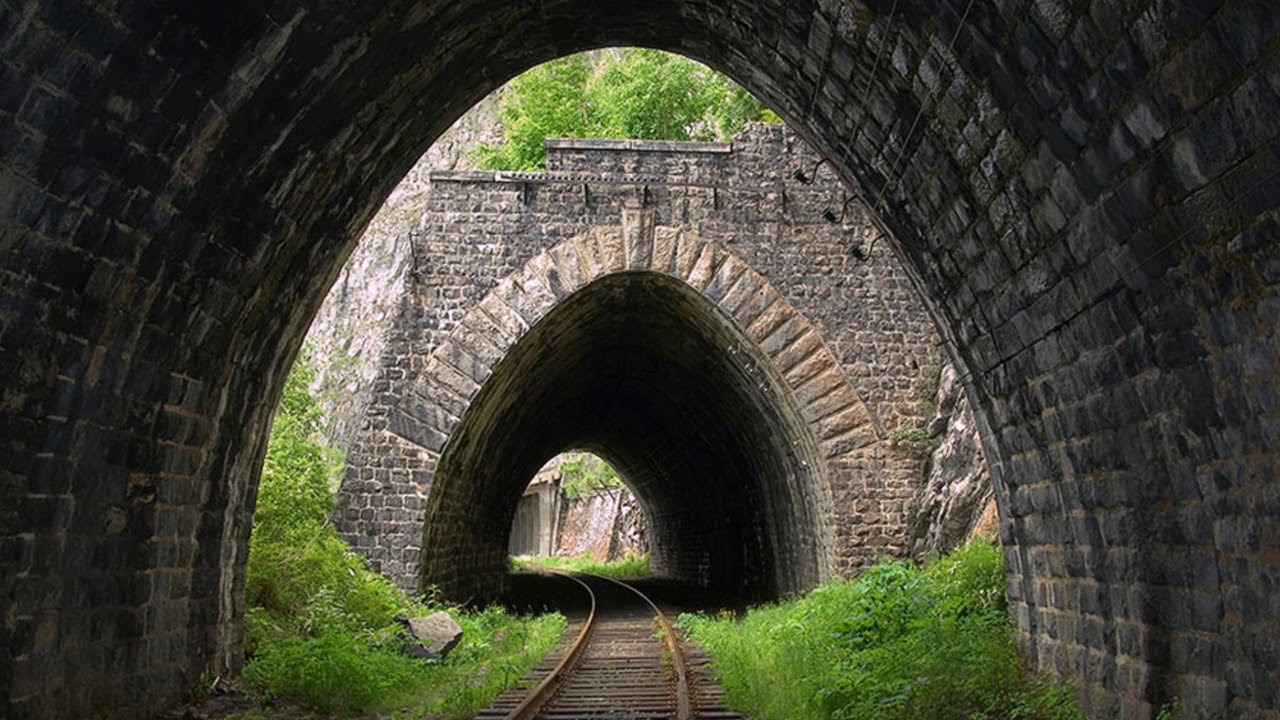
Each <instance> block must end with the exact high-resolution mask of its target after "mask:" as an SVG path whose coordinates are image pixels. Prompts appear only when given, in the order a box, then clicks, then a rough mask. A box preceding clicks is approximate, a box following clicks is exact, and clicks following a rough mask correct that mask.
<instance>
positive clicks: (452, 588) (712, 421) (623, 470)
mask: <svg viewBox="0 0 1280 720" xmlns="http://www.w3.org/2000/svg"><path fill="white" fill-rule="evenodd" d="M766 367H767V366H766V365H765V364H764V363H763V362H762V361H761V359H760V357H759V356H758V352H757V351H756V349H755V348H754V347H752V345H751V344H750V342H749V341H748V340H746V339H745V337H743V336H742V334H741V333H740V332H739V331H738V330H737V329H736V328H735V327H734V326H733V325H732V324H731V323H730V322H729V321H728V319H727V318H725V317H724V316H723V315H722V313H721V312H720V311H719V310H718V309H717V308H716V307H715V306H714V305H713V304H711V303H710V302H709V301H708V300H707V299H706V298H704V297H703V296H701V295H700V294H698V293H697V292H696V291H694V290H692V289H691V288H689V287H688V286H686V285H684V284H683V283H680V282H678V281H676V280H673V279H671V278H669V277H667V276H664V275H659V274H656V273H647V272H645V273H642V272H632V273H623V274H618V275H611V276H608V277H605V278H603V279H600V280H597V281H595V282H594V283H592V284H590V285H588V286H586V287H585V288H583V289H581V290H579V291H578V292H577V293H575V294H574V295H573V296H571V297H569V298H567V299H566V300H565V301H564V302H563V303H562V304H561V305H560V306H558V307H557V308H556V309H555V310H553V311H552V312H551V313H549V314H548V315H547V316H546V317H545V318H543V319H542V320H541V321H540V322H538V323H537V324H536V325H535V326H534V327H532V328H531V329H530V330H529V332H528V333H527V334H526V335H525V336H524V337H523V338H522V339H521V340H520V341H519V342H518V343H517V344H516V346H515V347H514V348H513V349H512V350H511V351H510V352H509V353H508V355H507V356H506V357H505V358H504V359H503V360H502V361H501V362H500V363H499V364H498V366H497V367H496V369H495V370H494V372H493V373H492V375H491V376H490V377H489V379H488V380H487V382H486V383H485V384H484V386H483V388H482V389H481V390H480V392H479V394H478V395H477V397H476V398H475V400H474V401H473V402H472V403H471V405H470V407H469V409H468V410H467V413H466V415H465V417H463V418H462V423H461V425H460V426H459V427H458V429H457V430H456V432H455V433H454V435H453V436H452V438H451V439H450V441H449V444H448V445H447V446H446V448H445V450H444V453H443V455H442V457H441V459H440V464H439V466H438V469H437V471H436V475H435V481H434V482H435V485H434V487H433V488H432V492H431V497H430V501H429V506H428V512H427V523H426V528H425V532H424V543H423V548H424V553H423V568H424V573H423V582H424V584H434V585H437V586H439V587H440V588H442V589H443V590H445V592H446V594H450V595H456V596H457V597H458V598H459V599H467V598H470V599H477V598H485V597H491V596H492V595H494V594H495V593H496V592H500V589H501V587H502V586H503V584H504V583H505V558H506V548H507V538H508V533H509V532H510V528H511V523H512V519H513V516H514V513H515V509H516V506H517V504H518V502H519V499H520V496H521V493H522V491H523V490H524V487H525V486H526V484H527V483H528V480H529V478H530V477H532V475H533V474H534V472H536V471H537V469H538V468H539V467H541V465H542V464H543V463H544V462H545V461H546V460H547V459H548V458H550V457H552V456H554V455H556V454H557V453H559V452H561V451H563V450H567V449H572V448H581V449H586V450H590V451H591V452H594V453H596V454H597V455H599V456H600V457H602V458H603V459H605V460H606V461H607V462H609V463H610V464H612V465H613V466H614V467H615V468H616V469H617V471H618V473H619V475H620V476H621V477H622V478H623V480H624V482H625V483H626V484H627V485H628V486H629V487H630V489H631V490H632V492H634V493H635V495H636V497H637V498H638V500H639V502H640V504H641V506H642V507H643V509H644V510H645V513H646V515H647V516H648V518H649V521H650V528H649V535H650V544H651V547H650V554H651V564H652V567H653V569H654V572H655V573H657V574H664V575H668V576H670V577H673V578H676V579H679V580H682V581H685V582H688V583H690V584H693V585H696V586H698V587H701V588H706V589H711V590H714V591H717V592H719V593H724V594H731V595H733V596H736V597H741V598H747V599H772V598H776V597H778V596H779V595H781V594H785V593H788V592H795V591H798V590H802V589H805V588H807V587H809V586H811V585H813V584H815V583H816V582H817V581H818V580H819V573H820V568H821V567H822V552H823V541H822V533H821V517H822V514H821V508H822V507H823V504H822V503H823V497H824V495H823V491H822V488H823V487H825V486H824V482H825V479H824V478H823V477H822V473H823V467H824V463H822V462H819V461H817V456H816V453H817V449H816V445H815V443H814V441H813V439H812V437H810V434H809V431H808V430H807V429H806V427H805V426H804V424H803V423H802V422H801V421H800V420H799V418H798V416H797V413H796V412H795V410H794V407H793V403H792V402H791V400H790V399H789V398H788V397H787V396H786V395H785V392H784V391H783V390H782V389H781V385H780V384H779V383H778V382H776V381H775V379H774V378H773V377H771V376H770V374H769V372H768V371H767V370H766V369H765V368H766Z"/></svg>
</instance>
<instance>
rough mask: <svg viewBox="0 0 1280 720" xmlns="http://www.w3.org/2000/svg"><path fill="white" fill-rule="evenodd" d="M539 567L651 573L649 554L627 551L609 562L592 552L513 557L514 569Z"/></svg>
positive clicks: (639, 574)
mask: <svg viewBox="0 0 1280 720" xmlns="http://www.w3.org/2000/svg"><path fill="white" fill-rule="evenodd" d="M539 567H547V568H552V569H553V570H563V571H564V572H581V573H591V574H592V575H603V576H605V577H614V578H628V577H643V576H645V575H648V574H649V556H648V555H632V554H631V553H627V555H626V557H624V558H622V559H621V560H611V561H609V562H600V561H598V560H596V559H595V557H594V556H593V555H591V554H590V553H583V554H581V555H578V556H576V557H559V556H556V557H545V556H538V557H531V558H515V557H513V558H511V568H512V569H513V570H537V569H538V568H539Z"/></svg>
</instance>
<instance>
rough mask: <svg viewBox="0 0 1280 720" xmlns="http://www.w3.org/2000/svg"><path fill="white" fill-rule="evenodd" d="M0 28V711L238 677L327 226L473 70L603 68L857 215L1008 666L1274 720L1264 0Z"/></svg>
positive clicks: (706, 7)
mask: <svg viewBox="0 0 1280 720" xmlns="http://www.w3.org/2000/svg"><path fill="white" fill-rule="evenodd" d="M0 17H2V18H3V19H4V20H5V22H3V23H0V28H2V29H0V33H3V40H4V45H3V46H4V47H5V53H6V56H5V59H6V63H5V65H4V67H3V70H2V71H0V72H3V77H4V83H5V84H4V87H5V88H7V89H8V88H13V89H14V91H13V92H6V93H4V94H3V95H0V113H2V115H3V120H4V124H3V132H4V133H5V136H6V142H4V143H0V168H2V169H0V173H2V175H0V178H2V180H3V183H4V187H5V193H4V202H3V217H4V218H5V226H4V229H3V232H4V235H3V239H2V240H0V258H2V260H0V262H2V263H3V264H2V265H0V268H2V269H3V272H4V283H3V285H0V348H2V349H3V355H0V357H2V358H3V365H4V367H3V370H4V372H3V373H0V375H2V376H3V377H4V378H6V380H5V385H4V396H3V401H2V402H0V422H3V426H4V428H5V432H4V433H3V438H4V443H5V445H4V452H3V453H0V470H3V482H4V486H3V487H4V492H5V493H6V495H5V500H6V502H5V503H4V506H3V508H4V509H3V514H2V515H0V517H2V518H3V520H2V525H0V527H2V529H3V539H4V541H5V543H6V545H5V548H4V552H3V553H2V554H0V563H3V567H4V576H3V577H4V581H5V587H4V588H3V589H4V592H3V593H0V603H2V605H0V617H3V618H5V625H4V633H5V634H6V637H29V636H32V637H34V636H38V637H40V638H42V639H49V638H52V640H50V641H49V642H47V643H42V644H40V645H39V646H33V647H26V646H23V647H20V648H17V649H15V648H14V646H12V645H11V644H10V643H7V642H6V643H0V671H3V672H0V677H3V678H8V683H7V690H8V693H9V705H10V706H11V707H12V708H13V713H15V714H21V715H26V716H33V717H65V716H67V715H69V714H76V713H79V712H89V711H90V710H92V711H97V710H100V709H102V708H106V707H128V706H134V707H137V706H139V705H145V704H148V703H158V702H163V701H164V700H165V699H168V698H172V697H174V696H176V694H177V693H179V692H181V690H182V689H183V688H185V687H186V686H187V683H188V682H189V679H190V678H191V677H197V676H200V675H202V674H204V673H205V672H211V673H215V674H218V673H222V672H224V671H226V670H227V669H233V668H235V667H236V666H238V664H239V663H240V658H241V654H240V652H239V650H240V641H241V638H242V631H243V628H242V618H241V609H240V608H241V598H242V596H243V562H244V557H245V551H246V545H247V538H248V532H249V527H250V514H251V510H252V504H253V496H254V487H255V483H256V478H257V477H258V467H259V466H260V464H261V459H262V453H263V447H264V443H265V438H266V430H267V427H268V425H269V422H270V416H271V406H272V404H273V403H272V401H273V400H274V399H275V398H277V397H278V396H279V393H280V388H281V386H282V383H283V379H284V374H285V371H286V370H287V368H288V367H289V365H290V364H291V361H292V359H293V357H294V356H295V355H296V352H297V349H298V347H299V344H300V343H301V340H302V337H303V334H304V331H305V328H306V326H307V323H308V321H309V320H310V318H311V317H312V316H313V314H314V312H315V309H316V308H317V307H318V305H319V303H320V301H321V299H322V297H323V295H324V292H325V291H326V289H327V288H328V287H329V285H330V284H331V283H332V281H333V279H334V277H335V275H336V274H337V272H338V269H339V267H340V265H341V262H342V260H343V259H344V258H345V257H346V256H347V254H348V253H349V251H350V249H351V247H352V245H353V243H354V242H355V239H356V237H357V235H358V234H359V230H360V228H362V227H363V226H364V225H365V223H366V222H367V221H368V219H369V218H370V217H371V216H372V214H373V213H374V211H375V209H376V207H377V206H378V204H379V203H380V201H381V200H382V199H383V198H384V197H385V196H386V195H387V193H388V192H389V191H390V189H391V188H392V186H393V185H394V183H395V182H396V181H397V180H398V178H399V177H401V176H402V175H403V173H404V172H405V171H406V170H407V169H408V168H409V166H410V165H411V163H412V162H413V159H414V158H415V157H417V156H418V155H419V154H420V153H421V151H422V150H423V149H424V148H425V147H426V146H427V145H428V144H429V143H430V142H431V141H432V140H433V139H434V138H435V137H436V136H438V135H439V134H440V132H441V131H442V130H443V129H444V128H445V127H447V126H448V124H449V123H450V122H451V121H452V120H453V119H454V118H456V117H458V116H459V115H460V114H461V113H462V112H463V111H464V110H465V109H466V108H467V107H469V106H470V105H471V104H473V103H475V102H476V101H478V100H479V99H480V98H481V97H482V96H483V95H484V94H485V93H487V92H488V91H490V90H491V89H493V88H494V87H496V86H497V84H499V83H500V82H502V81H504V80H505V79H507V78H509V77H511V76H512V75H514V74H516V73H517V72H519V71H521V70H523V69H525V68H527V67H530V66H532V65H533V64H536V63H537V62H541V61H544V60H548V59H551V58H552V57H555V56H557V55H561V54H565V53H568V52H572V51H576V50H581V49H586V48H589V47H598V46H603V45H609V44H642V45H649V46H653V47H659V48H663V49H668V50H672V51H676V52H683V53H687V54H689V55H691V56H693V57H696V58H698V59H701V60H703V61H705V62H707V63H708V64H710V65H711V66H712V67H715V68H717V69H721V70H724V71H726V72H727V73H729V74H730V75H731V76H733V77H735V78H736V79H738V80H739V81H741V82H742V83H743V84H744V85H745V86H746V87H747V88H748V89H749V90H750V91H752V92H754V93H756V94H757V95H759V96H760V97H762V98H763V99H764V100H765V102H766V104H768V105H770V106H772V107H773V108H774V109H776V110H777V111H778V112H779V114H780V115H782V116H783V118H785V119H786V120H788V121H789V122H791V123H793V124H794V125H795V127H796V128H797V130H798V131H799V132H800V133H801V134H803V135H804V136H805V137H806V139H808V140H810V141H812V142H813V143H814V145H815V146H816V147H817V148H818V149H819V150H820V151H821V152H822V153H823V154H824V155H826V156H827V157H828V158H830V160H831V162H832V164H833V166H834V167H835V168H836V169H837V171H838V172H839V173H840V174H841V175H842V176H843V177H845V178H846V179H848V180H850V181H852V182H854V183H855V184H856V185H859V186H861V189H862V190H864V191H865V192H866V194H867V195H868V196H869V197H871V198H873V199H877V198H882V201H879V202H876V209H877V210H878V211H880V214H881V217H882V219H883V220H885V222H886V223H887V224H888V225H889V226H890V227H891V229H892V230H894V232H895V235H896V236H897V237H896V240H895V241H894V242H895V243H897V244H898V245H899V246H900V247H901V248H902V249H903V250H904V254H905V256H906V257H907V258H908V259H909V261H910V263H911V265H912V267H913V268H914V271H915V272H916V273H917V274H918V276H919V277H920V279H921V287H922V289H923V290H924V294H925V295H926V297H927V298H928V300H929V302H930V303H932V305H933V306H934V307H935V309H936V311H937V317H938V318H939V319H940V322H941V325H942V327H941V328H940V329H941V331H942V332H943V334H944V335H945V336H946V337H947V341H948V343H949V348H950V350H951V351H952V352H953V353H954V354H955V356H956V357H957V358H958V359H959V361H960V362H959V365H960V367H961V368H962V369H963V371H964V372H965V377H966V383H967V386H968V388H969V390H970V391H971V393H972V394H973V396H974V398H975V400H976V402H975V406H976V409H977V411H978V413H979V416H980V418H981V424H982V425H983V427H984V428H985V433H986V435H985V439H986V443H985V444H986V448H987V450H988V451H989V454H990V459H991V460H992V463H993V474H994V476H995V477H996V478H997V484H998V486H997V496H998V498H999V502H1000V505H1001V513H1002V517H1003V518H1004V520H1005V531H1004V539H1005V541H1006V545H1005V548H1006V550H1005V554H1006V560H1007V572H1008V574H1009V591H1010V598H1011V603H1012V605H1013V612H1014V615H1015V617H1016V618H1017V621H1018V627H1019V638H1020V642H1021V648H1022V652H1023V655H1024V656H1025V657H1026V658H1028V660H1029V661H1030V662H1031V664H1032V665H1033V666H1035V667H1037V668H1039V669H1043V670H1046V671H1049V672H1052V673H1054V674H1057V675H1060V676H1065V677H1071V678H1074V679H1075V680H1076V681H1077V682H1078V684H1079V685H1080V686H1081V687H1082V688H1083V690H1082V692H1083V693H1084V694H1085V695H1087V696H1089V697H1094V698H1097V701H1098V703H1099V707H1101V706H1103V705H1106V704H1112V705H1113V706H1120V707H1122V708H1125V709H1133V710H1134V712H1135V713H1137V714H1138V716H1144V715H1148V714H1150V713H1151V708H1152V706H1153V704H1154V705H1155V706H1158V705H1159V703H1160V702H1161V701H1162V700H1163V699H1165V698H1168V697H1170V696H1172V695H1176V694H1182V693H1184V692H1186V693H1191V694H1193V695H1194V697H1195V698H1196V699H1197V700H1198V701H1203V703H1204V705H1205V707H1206V713H1229V714H1235V715H1240V716H1247V715H1258V716H1275V714H1276V713H1277V712H1280V696H1277V693H1276V691H1275V688H1276V687H1277V685H1278V683H1276V681H1275V675H1274V669H1275V667H1276V666H1277V663H1276V659H1275V647H1276V643H1275V642H1274V638H1275V636H1276V632H1277V625H1276V623H1277V621H1276V619H1275V618H1276V613H1275V612H1272V610H1273V609H1274V608H1271V607H1269V606H1268V605H1267V604H1266V601H1265V600H1260V599H1259V598H1265V597H1267V596H1268V595H1269V589H1271V588H1274V587H1275V586H1276V585H1277V584H1278V583H1280V562H1278V561H1277V559H1276V558H1277V549H1280V545H1278V544H1280V540H1278V539H1277V538H1276V537H1275V535H1274V533H1270V532H1268V531H1267V529H1268V528H1271V527H1273V526H1274V525H1275V519H1276V517H1277V516H1280V508H1278V504H1280V499H1278V497H1277V492H1278V491H1277V488H1278V487H1280V482H1278V481H1277V477H1280V450H1278V448H1280V421H1277V412H1280V411H1278V410H1277V408H1280V400H1278V398H1280V379H1277V377H1278V376H1277V370H1276V362H1277V360H1276V358H1277V356H1278V355H1280V353H1278V352H1277V343H1280V339H1278V337H1277V334H1276V327H1277V326H1280V322H1278V321H1277V310H1276V297H1277V292H1278V291H1277V288H1278V287H1280V276H1278V274H1277V269H1276V268H1277V267H1278V265H1277V263H1278V262H1280V260H1277V252H1280V249H1278V248H1277V244H1276V243H1275V242H1273V239H1274V237H1275V236H1276V233H1277V219H1276V208H1277V203H1280V176H1277V174H1276V173H1275V168H1276V167H1277V166H1280V160H1278V155H1280V150H1278V149H1277V145H1276V143H1275V137H1276V134H1277V132H1278V131H1280V126H1277V124H1276V123H1275V122H1273V118H1274V117H1275V115H1276V111H1277V109H1280V81H1277V79H1276V78H1277V71H1276V62H1277V60H1276V58H1277V52H1278V49H1277V48H1280V45H1278V44H1277V42H1276V38H1277V36H1278V35H1280V29H1278V24H1280V20H1278V19H1277V16H1276V12H1275V9H1274V5H1273V4H1272V3H1267V2H1257V1H1256V0H1225V1H1224V2H1221V3H1209V4H1207V5H1202V4H1193V3H1171V2H1159V1H1157V0H1150V1H1148V2H1123V3H1122V2H1109V1H1107V0H1097V1H1096V2H1091V3H1072V4H1067V3H1055V2H1031V1H1030V0H1014V1H1012V2H1007V3H1000V4H990V3H982V2H972V1H971V0H946V1H943V2H932V1H928V2H926V1H925V0H900V1H895V2H887V1H885V0H875V1H874V2H854V1H853V0H846V1H839V0H837V1H833V2H817V1H816V0H812V1H811V0H751V1H748V0H721V1H717V2H690V1H686V0H644V1H642V2H627V3H599V2H593V1H590V0H549V1H548V2H543V3H537V4H532V3H519V4H517V3H496V2H491V1H489V0H458V1H456V2H434V1H428V0H416V1H415V0H400V1H396V2H389V3H377V4H373V3H363V4H354V5H349V6H344V7H342V8H337V7H333V8H326V9H325V11H323V12H320V11H315V10H313V8H311V7H305V6H301V5H291V4H288V3H275V4H271V5H260V4H253V5H249V4H243V5H242V4H235V3H226V4H217V3H184V4H180V5H172V6H166V7H163V8H161V7H158V6H155V5H151V4H147V3H142V2H133V1H132V0H124V1H123V2H120V3H116V4H111V5H91V4H66V3H54V2H35V1H33V2H30V3H27V4H24V5H23V6H22V7H21V9H19V8H18V7H17V6H15V5H14V4H13V3H4V4H0ZM138 489H140V491H135V490H138ZM149 489H156V490H161V489H162V490H163V492H159V493H153V492H150V490H149ZM149 497H163V498H166V501H165V503H164V504H163V505H162V506H160V505H155V504H150V503H147V502H145V501H144V500H143V499H145V498H149ZM121 506H127V507H128V508H129V510H130V512H129V517H130V518H133V519H134V523H133V525H131V526H130V527H129V528H128V534H125V535H115V536H110V535H109V534H108V533H107V531H106V530H105V529H104V527H105V525H104V523H103V520H102V518H103V517H104V514H105V513H107V512H109V510H110V509H111V508H116V509H117V510H118V509H119V508H120V507H121ZM1206 528H1211V530H1208V529H1206ZM1210 538H1211V539H1210ZM108 546H109V547H110V548H112V550H111V552H110V553H108V554H107V555H106V556H104V561H103V562H102V563H98V564H96V565H95V566H93V567H87V566H86V564H85V563H84V561H83V558H84V557H85V553H86V552H90V551H91V549H92V548H96V547H108ZM158 558H159V559H158ZM160 559H163V560H160ZM1202 569H1203V572H1201V570H1202ZM120 588H129V590H128V591H127V592H125V591H123V590H121V589H120ZM161 606H163V611H160V610H159V609H158V608H160V607H161ZM1187 608H1200V609H1201V610H1199V611H1198V612H1197V613H1195V614H1194V615H1192V616H1188V612H1184V609H1187ZM152 610H156V612H151V611H152ZM113 613H114V615H113V617H120V618H123V619H122V620H120V621H119V622H113V623H110V624H109V627H110V628H112V629H111V631H110V632H108V633H106V635H102V634H97V635H95V634H94V633H93V632H91V629H92V628H94V627H100V626H99V625H95V623H96V622H99V620H100V618H101V617H102V616H103V615H104V614H113ZM144 615H145V616H147V617H148V618H150V619H151V620H152V622H148V623H146V624H143V623H138V622H135V621H132V620H129V618H137V617H141V616H144ZM37 625H38V626H39V627H41V628H43V632H42V633H40V634H34V633H31V632H29V631H30V630H32V628H34V627H36V626H37ZM121 644H130V645H129V646H130V647H134V648H135V651H134V652H132V653H131V654H130V655H129V656H128V658H127V659H125V660H123V661H121V662H116V661H115V660H114V659H113V658H114V657H115V656H114V655H113V654H112V653H111V652H109V649H110V648H115V647H118V646H120V645H121ZM1202 645H1203V646H1204V647H1205V648H1206V649H1205V650H1204V652H1199V651H1197V652H1191V651H1183V650H1182V649H1184V648H1187V647H1192V646H1194V647H1201V646H1202ZM139 647H157V648H159V647H167V648H171V651H169V652H159V651H157V652H156V653H155V654H150V653H144V652H140V651H137V650H136V648H139ZM1207 658H1213V659H1212V660H1209V659H1207ZM104 678H106V679H104Z"/></svg>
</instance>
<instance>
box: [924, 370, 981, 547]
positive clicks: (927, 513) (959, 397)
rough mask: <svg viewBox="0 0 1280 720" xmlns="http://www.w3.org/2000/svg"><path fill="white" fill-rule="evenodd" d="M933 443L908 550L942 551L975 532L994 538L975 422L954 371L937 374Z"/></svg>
mask: <svg viewBox="0 0 1280 720" xmlns="http://www.w3.org/2000/svg"><path fill="white" fill-rule="evenodd" d="M934 403H935V405H936V407H937V410H936V411H935V412H934V416H933V419H932V420H930V421H929V424H928V425H927V426H926V428H925V433H926V434H927V435H928V437H929V443H928V446H929V447H931V448H932V449H931V451H930V452H929V457H928V460H927V461H926V462H925V468H924V478H923V482H922V486H921V489H920V493H919V495H918V496H917V497H916V500H915V506H914V507H915V512H914V513H913V515H912V522H911V554H912V555H913V556H916V557H920V556H923V555H928V554H930V553H937V552H946V551H948V550H951V549H952V548H955V547H956V546H958V545H960V544H962V543H963V542H964V541H965V540H967V539H968V538H970V537H971V536H974V535H979V536H982V537H986V538H993V537H994V536H995V530H996V522H997V520H996V507H995V499H994V494H993V492H992V487H991V474H990V472H989V471H988V469H987V461H986V458H985V456H984V455H983V453H982V443H981V440H980V439H979V437H978V423H977V421H976V419H975V418H974V416H973V409H972V408H971V407H970V406H969V399H968V398H967V397H965V394H964V387H963V386H961V384H960V382H959V376H958V374H957V372H956V369H955V368H954V367H952V366H951V365H946V366H944V367H943V368H942V371H941V372H940V373H939V376H938V389H937V395H936V398H935V399H934Z"/></svg>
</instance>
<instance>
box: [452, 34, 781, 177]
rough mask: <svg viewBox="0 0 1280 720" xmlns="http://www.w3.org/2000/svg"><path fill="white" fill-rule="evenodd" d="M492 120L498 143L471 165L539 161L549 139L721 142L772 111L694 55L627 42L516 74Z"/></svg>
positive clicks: (506, 166) (526, 166)
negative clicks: (692, 57)
mask: <svg viewBox="0 0 1280 720" xmlns="http://www.w3.org/2000/svg"><path fill="white" fill-rule="evenodd" d="M498 119H499V120H500V121H501V123H502V127H503V141H502V143H501V144H498V145H481V146H478V147H477V148H476V149H475V150H474V151H473V154H472V157H471V159H472V162H473V163H475V164H476V166H477V167H480V168H488V169H492V170H534V169H538V168H541V167H544V166H545V165H546V156H545V154H544V151H543V146H542V142H543V140H545V139H546V138H548V137H574V138H640V139H650V140H714V139H721V140H724V139H728V138H731V137H733V136H734V135H735V134H737V133H738V132H739V131H740V130H741V129H742V126H743V125H745V124H746V123H747V122H749V121H752V120H765V121H777V115H774V114H773V113H772V112H769V111H767V110H765V109H764V107H763V106H762V105H761V104H760V102H759V101H758V100H756V99H755V98H754V97H752V96H751V95H750V94H749V93H747V92H746V91H745V90H743V89H742V88H741V87H739V86H738V85H736V84H734V82H733V81H732V80H729V79H728V78H726V77H725V76H724V75H721V74H720V73H717V72H715V71H713V70H711V69H709V68H707V67H706V66H704V65H701V64H699V63H697V62H695V61H693V60H690V59H688V58H685V57H681V56H679V55H672V54H670V53H664V52H660V51H657V50H648V49H644V48H626V49H614V50H606V51H597V52H593V53H580V54H578V55H570V56H568V57H563V58H560V59H558V60H552V61H551V62H549V63H545V64H543V65H539V66H538V67H536V68H533V69H532V70H530V71H528V72H526V73H524V74H523V75H520V76H519V77H517V78H515V79H514V80H512V81H511V83H510V85H509V86H508V87H507V89H506V91H505V94H504V95H503V96H502V98H501V100H500V101H499V109H498Z"/></svg>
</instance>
